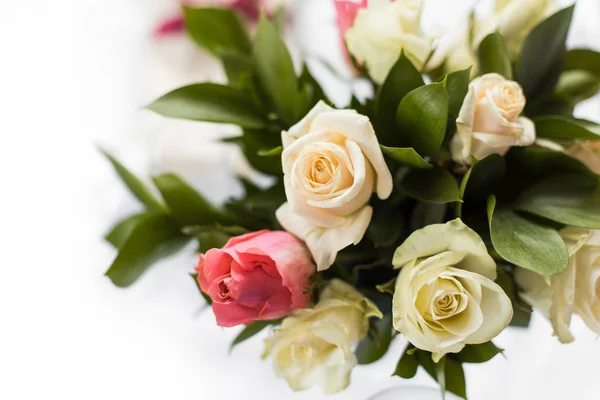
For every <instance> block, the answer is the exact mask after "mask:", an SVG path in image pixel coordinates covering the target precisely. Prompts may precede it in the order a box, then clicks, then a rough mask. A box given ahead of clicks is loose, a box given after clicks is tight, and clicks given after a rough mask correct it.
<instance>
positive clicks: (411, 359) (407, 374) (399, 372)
mask: <svg viewBox="0 0 600 400" xmlns="http://www.w3.org/2000/svg"><path fill="white" fill-rule="evenodd" d="M410 349H414V347H413V346H412V345H410V344H409V345H408V346H406V349H405V350H404V353H403V354H402V357H400V360H398V364H396V369H395V370H394V373H393V374H392V376H399V377H401V378H404V379H410V378H413V377H414V376H415V375H416V374H417V368H419V359H418V358H417V355H416V354H415V353H414V352H410V351H409V350H410Z"/></svg>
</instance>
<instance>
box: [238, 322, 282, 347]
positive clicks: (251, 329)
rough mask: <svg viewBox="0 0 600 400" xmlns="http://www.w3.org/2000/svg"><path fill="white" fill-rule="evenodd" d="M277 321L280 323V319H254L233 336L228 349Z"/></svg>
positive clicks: (275, 323)
mask: <svg viewBox="0 0 600 400" xmlns="http://www.w3.org/2000/svg"><path fill="white" fill-rule="evenodd" d="M279 323H281V320H280V319H278V320H272V321H256V322H253V323H251V324H249V325H246V327H245V328H244V329H242V331H241V332H240V334H239V335H237V336H236V337H235V339H234V340H233V342H232V343H231V345H230V346H229V351H230V352H231V350H233V348H234V347H235V346H237V345H238V344H240V343H242V342H245V341H246V340H248V339H250V338H251V337H252V336H254V335H256V334H257V333H259V332H260V331H262V330H263V329H265V328H266V327H267V326H269V325H277V324H279Z"/></svg>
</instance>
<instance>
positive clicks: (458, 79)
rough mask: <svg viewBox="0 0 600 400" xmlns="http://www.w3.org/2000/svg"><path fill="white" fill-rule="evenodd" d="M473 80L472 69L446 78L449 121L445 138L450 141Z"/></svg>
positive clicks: (457, 72) (454, 73)
mask: <svg viewBox="0 0 600 400" xmlns="http://www.w3.org/2000/svg"><path fill="white" fill-rule="evenodd" d="M470 80H471V67H469V68H467V69H465V70H462V71H456V72H452V73H451V74H448V75H447V76H446V82H447V85H446V89H447V90H448V121H447V123H446V134H445V138H446V139H449V138H450V137H451V136H452V135H453V134H454V132H456V119H457V118H458V113H459V112H460V108H461V107H462V104H463V101H464V100H465V96H466V95H467V92H468V91H469V82H470Z"/></svg>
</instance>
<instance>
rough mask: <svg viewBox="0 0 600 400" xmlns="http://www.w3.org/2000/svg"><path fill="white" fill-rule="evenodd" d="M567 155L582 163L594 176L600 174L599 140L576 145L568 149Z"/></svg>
mask: <svg viewBox="0 0 600 400" xmlns="http://www.w3.org/2000/svg"><path fill="white" fill-rule="evenodd" d="M569 154H570V155H572V156H573V157H575V158H577V159H578V160H579V161H581V162H582V163H584V164H585V166H586V167H588V168H589V169H590V170H591V171H592V172H594V173H595V174H600V140H588V141H585V142H579V143H576V144H575V145H573V147H571V148H570V149H569Z"/></svg>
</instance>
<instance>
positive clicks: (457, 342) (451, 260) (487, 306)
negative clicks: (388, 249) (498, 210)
mask: <svg viewBox="0 0 600 400" xmlns="http://www.w3.org/2000/svg"><path fill="white" fill-rule="evenodd" d="M392 263H393V264H394V267H395V268H402V270H401V271H400V275H399V276H398V278H397V280H396V289H395V291H394V298H393V302H392V313H393V323H394V328H396V330H398V331H400V332H402V334H403V335H404V336H405V337H406V339H408V341H409V342H411V343H412V344H413V345H414V346H415V347H418V348H420V349H422V350H427V351H430V352H432V353H433V359H434V361H436V362H437V361H438V360H439V359H440V358H441V357H443V356H444V354H446V353H458V352H459V351H461V350H462V348H463V347H464V346H465V345H466V344H478V343H484V342H487V341H488V340H491V339H492V338H494V337H495V336H497V335H498V334H499V333H500V332H501V331H502V330H503V329H504V328H505V327H506V326H507V325H508V324H509V322H510V320H511V318H512V315H513V310H512V305H511V301H510V299H509V298H508V296H507V295H506V293H504V291H503V290H502V288H501V287H500V286H498V285H497V284H496V283H494V279H495V278H496V264H495V262H494V260H493V259H492V257H490V256H489V254H488V252H487V249H486V247H485V244H484V243H483V241H482V240H481V238H480V237H479V236H478V235H477V233H475V232H474V231H472V230H471V229H470V228H469V227H468V226H466V225H465V224H464V223H463V222H462V221H461V220H460V219H455V220H454V221H450V222H448V223H446V224H435V225H429V226H426V227H425V228H423V229H420V230H418V231H415V232H413V233H412V234H411V235H410V236H409V237H408V239H406V241H405V242H404V243H403V244H402V245H401V246H400V247H398V249H397V250H396V253H395V254H394V259H393V261H392Z"/></svg>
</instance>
